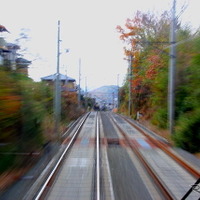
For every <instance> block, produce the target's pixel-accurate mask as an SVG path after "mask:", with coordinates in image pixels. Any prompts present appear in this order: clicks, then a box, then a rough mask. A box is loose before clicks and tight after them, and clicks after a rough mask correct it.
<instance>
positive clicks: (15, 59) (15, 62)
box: [0, 37, 31, 76]
mask: <svg viewBox="0 0 200 200" xmlns="http://www.w3.org/2000/svg"><path fill="white" fill-rule="evenodd" d="M19 49H20V47H19V45H16V44H13V43H6V41H5V40H4V38H2V37H0V65H5V67H10V68H11V70H16V71H17V72H19V73H22V74H25V75H27V76H28V66H29V65H30V64H31V61H28V60H26V59H24V58H21V57H20V54H18V53H17V51H18V50H19Z"/></svg>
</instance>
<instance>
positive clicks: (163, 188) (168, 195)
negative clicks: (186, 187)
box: [111, 116, 174, 200]
mask: <svg viewBox="0 0 200 200" xmlns="http://www.w3.org/2000/svg"><path fill="white" fill-rule="evenodd" d="M111 120H112V121H113V123H114V124H115V126H116V127H117V128H118V130H119V132H120V133H121V134H122V135H123V137H124V138H125V140H126V142H127V144H128V145H129V147H130V148H131V149H132V151H133V152H134V153H135V155H136V156H137V158H138V159H139V160H140V162H141V164H142V165H143V166H144V167H145V169H146V171H147V172H148V174H149V175H150V176H151V177H152V178H153V180H154V181H155V183H156V186H157V187H158V188H159V189H160V191H161V192H162V194H163V196H164V197H165V199H166V200H173V199H174V196H173V194H171V192H170V191H168V189H167V187H166V186H165V184H164V183H163V182H162V181H161V180H160V178H159V177H158V175H157V174H156V173H155V172H154V170H153V169H152V168H151V167H150V166H149V164H148V162H147V161H146V160H145V158H144V157H143V156H142V154H141V153H140V152H139V150H138V149H137V148H136V147H135V146H134V145H133V144H132V143H131V142H130V138H129V137H128V136H127V134H126V133H125V132H124V131H123V130H122V128H121V127H120V126H119V125H118V124H117V122H116V120H115V119H114V118H113V116H111Z"/></svg>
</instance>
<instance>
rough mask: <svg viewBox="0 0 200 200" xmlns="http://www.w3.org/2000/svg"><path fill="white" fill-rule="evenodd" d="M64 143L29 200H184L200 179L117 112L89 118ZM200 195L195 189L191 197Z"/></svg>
mask: <svg viewBox="0 0 200 200" xmlns="http://www.w3.org/2000/svg"><path fill="white" fill-rule="evenodd" d="M62 142H63V145H62V146H63V151H62V153H61V154H60V156H59V159H57V161H56V162H55V164H54V167H53V168H52V169H51V171H50V173H48V176H47V177H46V179H45V181H43V182H42V184H40V187H39V189H37V190H34V192H32V193H27V194H26V195H25V196H24V198H23V199H24V200H30V199H35V200H40V199H47V200H51V199H53V200H54V199H65V200H66V199H67V200H68V199H69V200H73V199H75V200H79V199H81V200H82V199H92V200H121V199H123V200H131V199H143V200H145V199H147V200H150V199H156V200H159V199H173V200H176V199H178V200H179V199H181V198H182V199H186V198H185V197H184V195H185V194H186V192H187V191H188V190H189V189H190V187H191V185H192V184H194V183H195V181H196V180H197V179H198V177H199V171H198V170H197V169H195V168H194V167H193V166H192V165H190V164H188V163H187V162H186V161H184V160H183V159H182V158H181V157H180V156H178V155H177V154H176V153H173V151H172V150H171V149H170V146H168V145H167V144H166V143H165V142H163V141H162V140H159V139H157V138H154V137H153V136H152V135H151V134H148V133H147V132H146V131H144V130H143V129H141V128H140V127H138V126H137V124H135V123H134V122H133V121H132V120H130V119H128V118H126V117H124V116H121V115H117V114H114V113H110V112H91V113H88V114H87V115H85V116H84V117H82V118H81V119H79V120H78V121H77V122H76V123H74V124H73V127H72V128H70V129H69V132H67V133H65V134H64V135H63V138H62ZM37 184H38V182H37V181H36V183H35V185H37ZM198 184H199V182H198ZM30 191H31V190H30ZM198 195H199V193H198V192H194V191H193V190H191V189H190V192H189V193H188V195H187V197H188V196H189V197H190V198H189V199H192V200H193V199H194V200H196V199H198V198H200V195H199V197H198Z"/></svg>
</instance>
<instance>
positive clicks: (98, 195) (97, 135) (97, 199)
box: [96, 112, 100, 200]
mask: <svg viewBox="0 0 200 200" xmlns="http://www.w3.org/2000/svg"><path fill="white" fill-rule="evenodd" d="M99 141H100V139H99V114H98V112H97V123H96V200H100V151H99V150H100V149H99V148H100V147H99Z"/></svg>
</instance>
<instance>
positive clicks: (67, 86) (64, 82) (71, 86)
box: [41, 74, 77, 92]
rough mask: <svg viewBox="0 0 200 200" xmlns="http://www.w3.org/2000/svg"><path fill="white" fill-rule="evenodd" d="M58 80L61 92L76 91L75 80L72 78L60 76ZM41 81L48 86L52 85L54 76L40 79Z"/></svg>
mask: <svg viewBox="0 0 200 200" xmlns="http://www.w3.org/2000/svg"><path fill="white" fill-rule="evenodd" d="M59 79H60V82H61V91H69V92H76V91H77V86H76V80H75V79H74V78H71V77H69V76H66V75H63V74H60V75H59ZM41 80H42V81H43V82H46V83H47V84H48V85H54V82H55V80H56V74H52V75H49V76H45V77H42V78H41Z"/></svg>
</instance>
